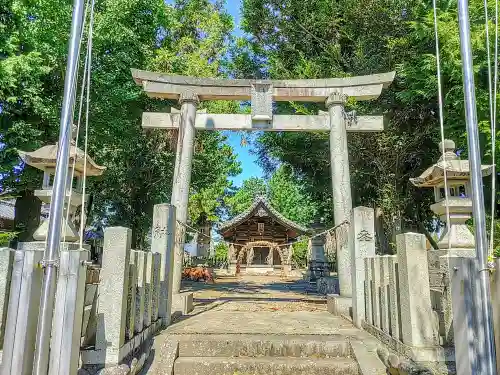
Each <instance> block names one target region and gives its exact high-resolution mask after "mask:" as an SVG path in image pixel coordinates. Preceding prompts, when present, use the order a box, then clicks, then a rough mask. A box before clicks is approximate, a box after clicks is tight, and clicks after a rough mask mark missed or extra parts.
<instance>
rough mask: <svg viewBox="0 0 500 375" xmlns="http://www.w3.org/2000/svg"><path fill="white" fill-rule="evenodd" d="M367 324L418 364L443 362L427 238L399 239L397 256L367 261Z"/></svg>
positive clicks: (403, 236)
mask: <svg viewBox="0 0 500 375" xmlns="http://www.w3.org/2000/svg"><path fill="white" fill-rule="evenodd" d="M364 270H365V282H364V296H365V318H364V321H363V323H362V326H363V328H364V329H365V330H367V331H368V332H370V333H372V334H373V335H375V336H376V337H378V338H379V339H380V341H382V342H383V343H385V344H387V345H388V346H389V347H390V348H392V349H394V350H396V351H397V352H399V353H401V354H403V355H404V356H406V357H408V358H411V359H412V360H414V361H416V362H444V361H445V360H446V355H447V354H446V350H445V349H444V348H443V347H441V346H440V339H439V325H440V324H439V314H438V312H437V311H435V310H433V306H432V303H431V288H430V284H429V265H428V251H427V249H426V246H425V236H424V235H422V234H417V233H405V234H400V235H398V236H397V255H382V256H380V255H376V256H371V257H366V258H365V259H364Z"/></svg>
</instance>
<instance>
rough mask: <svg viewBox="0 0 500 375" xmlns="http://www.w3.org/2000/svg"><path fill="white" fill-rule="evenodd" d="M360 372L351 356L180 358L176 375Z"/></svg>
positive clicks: (353, 374)
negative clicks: (329, 357)
mask: <svg viewBox="0 0 500 375" xmlns="http://www.w3.org/2000/svg"><path fill="white" fill-rule="evenodd" d="M236 374H237V375H250V374H251V375H269V374H280V375H358V374H359V372H358V365H357V363H356V361H355V360H353V359H348V358H331V359H311V358H285V357H282V358H276V357H259V358H251V357H184V358H182V357H181V358H178V359H177V361H176V363H175V366H174V375H236Z"/></svg>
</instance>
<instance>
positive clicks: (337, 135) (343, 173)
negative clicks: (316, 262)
mask: <svg viewBox="0 0 500 375" xmlns="http://www.w3.org/2000/svg"><path fill="white" fill-rule="evenodd" d="M346 100H347V95H345V94H343V93H338V92H337V93H333V94H331V95H330V96H329V97H328V99H327V100H326V103H325V104H326V107H327V108H328V113H329V115H330V165H331V171H332V172H331V173H332V192H333V216H334V219H335V224H336V225H338V224H340V223H342V222H343V221H344V220H350V217H351V211H352V198H351V177H350V174H349V153H348V150H347V132H346V121H345V115H344V105H345V102H346ZM351 268H352V264H351V256H350V244H349V243H346V245H345V246H342V247H337V269H338V277H339V284H340V295H341V296H345V297H350V296H351V295H352V287H351Z"/></svg>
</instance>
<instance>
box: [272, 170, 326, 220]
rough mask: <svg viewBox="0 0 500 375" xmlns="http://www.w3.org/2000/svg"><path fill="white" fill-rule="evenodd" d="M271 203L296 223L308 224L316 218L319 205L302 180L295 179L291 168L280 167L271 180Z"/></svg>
mask: <svg viewBox="0 0 500 375" xmlns="http://www.w3.org/2000/svg"><path fill="white" fill-rule="evenodd" d="M269 192H270V196H271V204H272V206H273V207H274V208H276V209H277V210H278V211H279V212H280V213H282V214H283V215H285V216H286V217H287V218H289V219H291V220H293V221H295V222H296V223H299V224H302V225H305V226H308V225H309V224H311V222H312V221H313V220H314V219H315V216H316V214H317V205H316V203H315V202H313V201H312V199H311V198H310V197H309V196H308V195H307V193H306V192H305V187H304V186H303V185H302V181H300V180H298V181H297V180H295V178H294V175H293V172H292V170H291V168H289V167H287V166H286V165H282V166H281V167H279V168H278V169H277V170H276V172H275V173H274V174H273V175H272V177H271V179H270V180H269Z"/></svg>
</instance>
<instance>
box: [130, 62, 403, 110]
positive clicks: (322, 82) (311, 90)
mask: <svg viewBox="0 0 500 375" xmlns="http://www.w3.org/2000/svg"><path fill="white" fill-rule="evenodd" d="M132 76H133V78H134V80H135V82H136V83H137V84H138V85H142V87H143V89H144V92H145V93H146V94H147V95H148V96H150V97H155V98H165V99H178V98H179V96H180V95H181V94H182V93H185V92H193V93H196V94H197V95H198V97H199V99H200V100H250V99H251V97H252V88H254V87H255V86H256V85H258V86H268V87H269V88H270V91H271V93H272V98H273V100H274V101H302V102H318V103H320V102H324V101H325V98H327V97H328V96H330V95H331V94H332V93H334V92H340V93H342V94H345V95H347V96H348V97H352V98H355V99H356V100H371V99H376V98H378V96H379V95H380V93H381V92H382V89H383V88H386V87H388V86H389V85H390V84H391V83H392V81H393V79H394V76H395V72H389V73H381V74H372V75H366V76H358V77H346V78H327V79H297V80H249V79H218V78H196V77H187V76H176V75H168V74H163V73H155V72H148V71H144V70H138V69H132Z"/></svg>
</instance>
